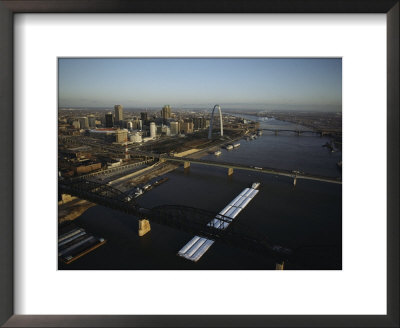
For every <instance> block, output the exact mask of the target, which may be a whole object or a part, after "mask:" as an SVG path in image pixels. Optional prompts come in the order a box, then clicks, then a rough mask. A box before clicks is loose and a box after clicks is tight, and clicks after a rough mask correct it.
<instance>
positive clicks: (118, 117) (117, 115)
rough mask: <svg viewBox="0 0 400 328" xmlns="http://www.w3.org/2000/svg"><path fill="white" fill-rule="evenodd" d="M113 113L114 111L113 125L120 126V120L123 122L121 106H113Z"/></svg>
mask: <svg viewBox="0 0 400 328" xmlns="http://www.w3.org/2000/svg"><path fill="white" fill-rule="evenodd" d="M114 111H115V121H114V124H116V125H119V126H122V120H123V114H122V106H121V105H115V106H114Z"/></svg>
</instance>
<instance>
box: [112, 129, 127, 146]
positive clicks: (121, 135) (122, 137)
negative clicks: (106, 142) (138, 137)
mask: <svg viewBox="0 0 400 328" xmlns="http://www.w3.org/2000/svg"><path fill="white" fill-rule="evenodd" d="M115 141H116V142H118V143H123V142H127V141H128V130H126V129H122V130H117V131H115Z"/></svg>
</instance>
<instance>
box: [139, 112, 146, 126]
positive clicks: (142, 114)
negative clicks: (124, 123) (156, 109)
mask: <svg viewBox="0 0 400 328" xmlns="http://www.w3.org/2000/svg"><path fill="white" fill-rule="evenodd" d="M140 119H141V120H142V122H143V124H144V122H146V121H147V113H145V112H142V113H140Z"/></svg>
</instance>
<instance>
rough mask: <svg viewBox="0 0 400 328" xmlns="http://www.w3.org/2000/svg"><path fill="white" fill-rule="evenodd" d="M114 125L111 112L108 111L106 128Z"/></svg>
mask: <svg viewBox="0 0 400 328" xmlns="http://www.w3.org/2000/svg"><path fill="white" fill-rule="evenodd" d="M113 126H114V117H113V113H111V112H108V113H107V114H106V128H112V127H113Z"/></svg>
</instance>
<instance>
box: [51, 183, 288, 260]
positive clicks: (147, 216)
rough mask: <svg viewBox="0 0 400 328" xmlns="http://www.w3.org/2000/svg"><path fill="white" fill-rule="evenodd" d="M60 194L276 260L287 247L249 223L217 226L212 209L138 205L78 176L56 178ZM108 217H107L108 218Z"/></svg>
mask: <svg viewBox="0 0 400 328" xmlns="http://www.w3.org/2000/svg"><path fill="white" fill-rule="evenodd" d="M58 189H59V193H60V194H69V195H73V196H76V197H79V198H81V199H85V200H87V201H90V202H93V203H96V204H98V205H102V206H106V207H109V208H112V209H114V210H118V211H121V212H123V213H126V214H130V215H132V218H133V219H137V220H138V221H139V225H140V221H141V220H148V221H150V222H154V223H157V224H162V225H166V226H169V227H171V228H174V229H178V230H182V231H185V232H188V233H191V234H195V235H199V236H203V237H205V238H208V239H212V240H215V241H221V242H224V243H227V244H230V245H232V246H235V247H240V248H244V249H247V250H250V251H253V252H256V253H259V254H261V255H264V256H267V257H273V258H275V259H276V261H277V262H280V261H283V260H287V258H288V257H289V256H290V255H291V251H290V250H288V249H287V248H284V247H281V246H278V245H274V244H273V243H272V242H271V241H270V240H269V238H268V237H267V236H265V235H264V234H261V233H260V232H259V231H258V230H254V229H251V228H250V227H249V225H246V224H244V223H241V222H240V221H237V222H235V223H232V224H230V225H229V227H228V228H227V229H224V230H221V229H217V228H216V227H214V226H213V225H210V224H209V222H210V221H212V220H213V219H214V218H215V215H216V213H214V212H211V211H208V210H204V209H199V208H194V207H188V206H183V205H163V206H157V207H154V208H150V209H148V208H143V207H141V206H140V205H139V204H138V203H137V202H136V201H135V200H134V198H132V197H130V196H129V195H128V194H126V193H124V192H121V191H120V190H118V189H115V188H112V187H111V186H109V185H107V184H101V183H98V182H93V181H87V180H85V179H81V180H67V179H60V180H59V181H58ZM110 220H111V219H110ZM219 220H220V221H224V222H231V219H229V218H225V217H224V216H221V218H220V219H219Z"/></svg>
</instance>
